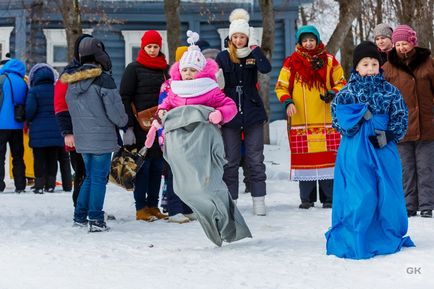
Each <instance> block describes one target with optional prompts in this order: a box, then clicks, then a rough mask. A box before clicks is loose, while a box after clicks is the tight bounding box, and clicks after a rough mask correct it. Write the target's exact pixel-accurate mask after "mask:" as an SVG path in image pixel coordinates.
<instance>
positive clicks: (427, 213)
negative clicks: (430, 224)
mask: <svg viewBox="0 0 434 289" xmlns="http://www.w3.org/2000/svg"><path fill="white" fill-rule="evenodd" d="M420 216H421V217H423V218H432V210H423V211H420Z"/></svg>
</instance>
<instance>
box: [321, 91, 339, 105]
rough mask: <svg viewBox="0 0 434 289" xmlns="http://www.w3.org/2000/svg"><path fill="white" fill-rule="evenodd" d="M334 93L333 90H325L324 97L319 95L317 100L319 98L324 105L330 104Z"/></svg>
mask: <svg viewBox="0 0 434 289" xmlns="http://www.w3.org/2000/svg"><path fill="white" fill-rule="evenodd" d="M335 94H336V93H335V92H334V91H333V90H331V89H330V90H327V92H326V93H325V95H323V94H320V95H319V98H321V100H322V101H324V102H325V103H330V102H331V101H332V100H333V98H334V97H335Z"/></svg>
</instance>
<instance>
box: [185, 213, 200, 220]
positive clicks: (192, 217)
mask: <svg viewBox="0 0 434 289" xmlns="http://www.w3.org/2000/svg"><path fill="white" fill-rule="evenodd" d="M184 216H186V217H187V218H188V219H189V220H190V221H197V217H196V214H195V213H191V214H184Z"/></svg>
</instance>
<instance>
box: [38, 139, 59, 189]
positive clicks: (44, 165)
mask: <svg viewBox="0 0 434 289" xmlns="http://www.w3.org/2000/svg"><path fill="white" fill-rule="evenodd" d="M57 152H58V147H41V148H33V159H34V165H33V168H34V170H35V189H43V188H44V187H45V189H46V190H48V189H49V188H54V187H56V175H57Z"/></svg>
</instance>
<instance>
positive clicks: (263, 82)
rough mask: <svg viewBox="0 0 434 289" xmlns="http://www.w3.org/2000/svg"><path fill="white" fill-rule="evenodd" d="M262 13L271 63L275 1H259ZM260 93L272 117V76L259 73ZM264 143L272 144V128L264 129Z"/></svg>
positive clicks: (267, 111) (265, 51)
mask: <svg viewBox="0 0 434 289" xmlns="http://www.w3.org/2000/svg"><path fill="white" fill-rule="evenodd" d="M259 5H260V7H261V12H262V29H263V30H262V45H261V48H262V50H263V51H264V54H265V56H266V57H267V59H268V60H269V61H270V62H271V56H272V52H273V49H274V28H275V25H274V21H275V20H274V10H273V0H259ZM258 81H259V92H260V94H261V96H262V98H263V101H264V106H265V112H266V113H267V115H270V74H269V73H267V74H262V73H258ZM264 142H265V143H266V144H269V143H270V127H269V126H268V125H266V126H265V128H264Z"/></svg>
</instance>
